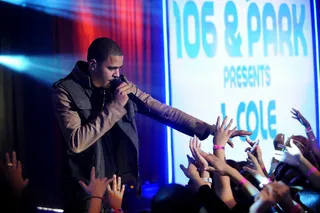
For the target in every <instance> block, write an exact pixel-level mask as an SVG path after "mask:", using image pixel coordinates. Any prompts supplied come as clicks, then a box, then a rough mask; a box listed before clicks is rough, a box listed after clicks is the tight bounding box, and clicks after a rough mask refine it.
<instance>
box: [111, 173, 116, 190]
mask: <svg viewBox="0 0 320 213" xmlns="http://www.w3.org/2000/svg"><path fill="white" fill-rule="evenodd" d="M112 190H113V191H116V190H117V177H116V175H113V181H112Z"/></svg>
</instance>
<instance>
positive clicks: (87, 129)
mask: <svg viewBox="0 0 320 213" xmlns="http://www.w3.org/2000/svg"><path fill="white" fill-rule="evenodd" d="M52 102H53V109H54V114H55V117H56V119H57V121H58V123H59V127H60V129H61V130H62V134H63V137H64V139H65V141H67V143H68V145H69V147H70V149H71V150H72V151H73V152H75V153H80V152H82V151H84V150H86V149H87V148H89V147H90V146H91V145H92V144H94V143H95V142H96V141H97V140H98V139H100V138H101V137H102V136H103V135H104V134H105V133H106V132H107V131H109V130H110V129H111V128H112V126H113V125H114V124H115V123H116V122H117V121H118V120H120V119H121V118H122V117H123V116H124V115H125V114H126V113H127V111H126V110H125V108H124V107H122V106H121V105H120V104H119V103H118V102H115V101H114V102H111V103H110V104H109V105H107V106H106V107H105V109H104V110H103V111H102V112H100V113H99V114H98V116H97V117H96V118H95V119H93V120H91V121H90V122H89V123H87V124H84V125H83V124H81V119H80V116H79V114H78V112H77V111H76V110H75V109H74V107H73V105H74V104H73V103H72V99H71V96H70V95H69V94H68V92H67V91H66V90H64V89H62V88H59V87H58V88H56V89H55V90H54V92H53V94H52Z"/></svg>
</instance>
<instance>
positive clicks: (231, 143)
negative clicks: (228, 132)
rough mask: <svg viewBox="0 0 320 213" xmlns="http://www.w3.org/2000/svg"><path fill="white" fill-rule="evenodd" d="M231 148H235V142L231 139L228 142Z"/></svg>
mask: <svg viewBox="0 0 320 213" xmlns="http://www.w3.org/2000/svg"><path fill="white" fill-rule="evenodd" d="M227 143H228V144H229V145H230V146H231V148H233V147H234V144H233V142H232V141H231V140H230V139H229V140H228V142H227Z"/></svg>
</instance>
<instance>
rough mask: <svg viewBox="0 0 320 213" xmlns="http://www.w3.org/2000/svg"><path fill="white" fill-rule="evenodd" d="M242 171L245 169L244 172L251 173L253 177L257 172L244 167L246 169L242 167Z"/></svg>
mask: <svg viewBox="0 0 320 213" xmlns="http://www.w3.org/2000/svg"><path fill="white" fill-rule="evenodd" d="M242 169H243V170H244V171H247V172H249V173H250V174H252V175H254V174H256V170H254V169H252V168H250V167H247V166H244V167H242Z"/></svg>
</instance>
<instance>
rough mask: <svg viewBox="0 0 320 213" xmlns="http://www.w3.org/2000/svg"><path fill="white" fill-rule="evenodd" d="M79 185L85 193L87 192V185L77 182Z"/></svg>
mask: <svg viewBox="0 0 320 213" xmlns="http://www.w3.org/2000/svg"><path fill="white" fill-rule="evenodd" d="M79 184H80V186H81V187H82V188H83V189H84V190H85V191H88V187H87V185H86V184H85V183H84V182H83V181H81V180H80V181H79Z"/></svg>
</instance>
